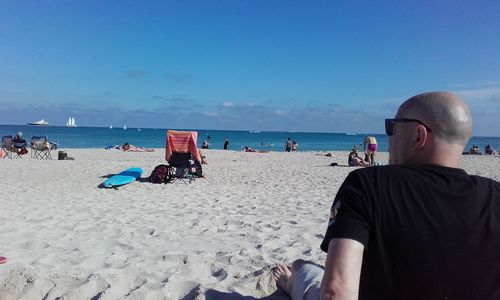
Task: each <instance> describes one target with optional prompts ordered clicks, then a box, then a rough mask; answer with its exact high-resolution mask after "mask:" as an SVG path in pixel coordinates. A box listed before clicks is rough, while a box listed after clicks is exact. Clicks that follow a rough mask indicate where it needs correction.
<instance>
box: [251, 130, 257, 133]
mask: <svg viewBox="0 0 500 300" xmlns="http://www.w3.org/2000/svg"><path fill="white" fill-rule="evenodd" d="M249 132H250V133H260V130H250V131H249Z"/></svg>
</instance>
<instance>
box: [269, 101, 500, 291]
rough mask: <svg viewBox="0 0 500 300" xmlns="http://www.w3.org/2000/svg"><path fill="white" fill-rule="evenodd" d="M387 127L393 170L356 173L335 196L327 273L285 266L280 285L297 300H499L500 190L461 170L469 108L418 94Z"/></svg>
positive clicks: (326, 243) (278, 275) (304, 265)
mask: <svg viewBox="0 0 500 300" xmlns="http://www.w3.org/2000/svg"><path fill="white" fill-rule="evenodd" d="M385 129H386V134H387V135H388V136H389V156H390V164H391V165H390V166H383V167H372V168H365V169H359V170H355V171H353V172H351V173H350V174H349V175H348V177H347V178H346V180H345V181H344V183H343V184H342V186H341V187H340V189H339V191H338V193H337V195H336V197H335V200H334V202H333V205H332V209H331V215H330V220H329V224H328V229H327V232H326V234H325V238H324V240H323V242H322V244H321V249H323V250H324V251H327V259H326V263H325V267H324V274H323V269H322V268H320V267H318V266H316V265H314V264H312V263H310V262H305V261H296V262H295V263H294V264H293V266H292V268H291V269H290V268H288V267H287V266H284V265H280V266H278V267H277V268H276V269H275V271H274V276H275V279H276V280H277V283H278V286H279V287H281V288H282V289H284V290H285V292H287V293H288V294H289V295H290V296H291V297H293V299H319V298H320V297H321V299H358V298H359V299H500V183H498V182H497V181H494V180H492V179H488V178H484V177H480V176H472V175H468V174H467V173H466V172H465V171H463V170H462V169H460V157H461V154H462V152H463V150H464V147H465V145H466V143H467V141H468V139H469V137H470V135H471V131H472V120H471V115H470V112H469V109H468V108H467V106H466V105H465V104H464V103H463V102H462V101H461V100H460V99H459V98H458V97H457V96H455V95H453V94H450V93H446V92H433V93H426V94H420V95H417V96H414V97H412V98H410V99H408V100H407V101H406V102H404V103H403V104H402V105H401V106H400V108H399V110H398V112H397V114H396V117H395V118H394V119H386V121H385ZM360 187H361V188H360ZM320 282H321V283H320Z"/></svg>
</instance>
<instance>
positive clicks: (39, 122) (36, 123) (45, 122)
mask: <svg viewBox="0 0 500 300" xmlns="http://www.w3.org/2000/svg"><path fill="white" fill-rule="evenodd" d="M27 124H28V125H32V126H49V122H47V121H45V120H44V119H41V120H40V121H35V122H31V123H27Z"/></svg>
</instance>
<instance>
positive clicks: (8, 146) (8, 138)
mask: <svg viewBox="0 0 500 300" xmlns="http://www.w3.org/2000/svg"><path fill="white" fill-rule="evenodd" d="M13 148H14V145H13V144H12V135H4V136H2V150H3V151H5V156H4V157H3V158H14V154H15V153H17V151H15V150H14V149H13ZM18 156H19V154H18Z"/></svg>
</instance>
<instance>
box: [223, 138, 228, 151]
mask: <svg viewBox="0 0 500 300" xmlns="http://www.w3.org/2000/svg"><path fill="white" fill-rule="evenodd" d="M224 150H229V139H228V138H227V137H226V138H225V139H224Z"/></svg>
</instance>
